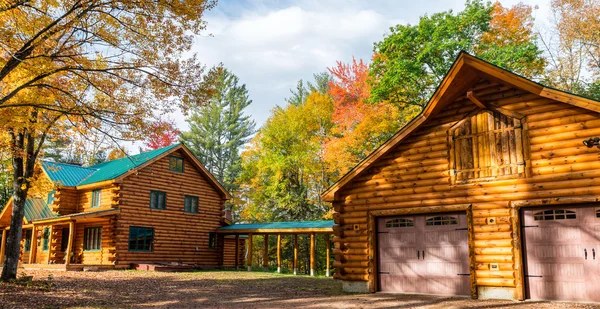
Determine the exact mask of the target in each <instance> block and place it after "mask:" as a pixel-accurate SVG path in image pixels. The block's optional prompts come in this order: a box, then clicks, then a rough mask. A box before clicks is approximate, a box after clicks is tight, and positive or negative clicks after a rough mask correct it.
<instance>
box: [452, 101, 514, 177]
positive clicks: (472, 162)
mask: <svg viewBox="0 0 600 309" xmlns="http://www.w3.org/2000/svg"><path fill="white" fill-rule="evenodd" d="M457 125H458V126H457V127H456V128H453V129H451V130H450V133H449V134H450V135H451V137H452V147H451V150H450V170H451V179H452V181H453V183H465V182H468V181H473V180H477V181H481V180H493V179H502V178H514V177H521V176H523V175H524V173H525V159H524V155H523V143H522V139H523V137H522V127H521V121H520V120H518V119H514V118H510V117H507V116H505V115H503V114H501V113H499V112H496V111H489V110H484V111H482V112H480V113H478V114H476V115H474V116H469V117H467V118H464V119H462V120H461V121H459V122H458V124H457ZM455 126H456V125H455Z"/></svg>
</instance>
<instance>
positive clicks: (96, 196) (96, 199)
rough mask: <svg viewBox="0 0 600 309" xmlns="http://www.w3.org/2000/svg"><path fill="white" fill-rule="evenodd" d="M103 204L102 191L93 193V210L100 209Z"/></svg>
mask: <svg viewBox="0 0 600 309" xmlns="http://www.w3.org/2000/svg"><path fill="white" fill-rule="evenodd" d="M101 202H102V189H98V190H94V191H92V205H91V207H92V208H98V207H100V203H101Z"/></svg>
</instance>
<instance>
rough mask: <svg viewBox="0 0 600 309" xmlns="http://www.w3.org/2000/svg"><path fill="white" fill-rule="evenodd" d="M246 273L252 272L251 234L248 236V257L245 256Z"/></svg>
mask: <svg viewBox="0 0 600 309" xmlns="http://www.w3.org/2000/svg"><path fill="white" fill-rule="evenodd" d="M246 266H248V271H252V233H250V234H248V256H246Z"/></svg>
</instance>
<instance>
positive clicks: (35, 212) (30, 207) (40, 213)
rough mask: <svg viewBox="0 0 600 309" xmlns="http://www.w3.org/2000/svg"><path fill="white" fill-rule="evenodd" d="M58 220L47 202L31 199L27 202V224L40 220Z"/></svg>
mask: <svg viewBox="0 0 600 309" xmlns="http://www.w3.org/2000/svg"><path fill="white" fill-rule="evenodd" d="M50 218H56V215H55V214H53V213H52V211H51V210H50V207H48V204H46V201H44V199H41V198H31V199H27V200H26V201H25V219H27V222H31V221H33V220H40V219H50Z"/></svg>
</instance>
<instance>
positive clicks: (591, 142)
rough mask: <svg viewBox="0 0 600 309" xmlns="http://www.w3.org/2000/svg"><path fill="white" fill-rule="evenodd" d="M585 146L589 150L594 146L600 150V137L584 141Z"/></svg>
mask: <svg viewBox="0 0 600 309" xmlns="http://www.w3.org/2000/svg"><path fill="white" fill-rule="evenodd" d="M583 144H584V145H585V146H586V147H587V148H592V147H594V146H597V147H598V148H600V137H590V139H586V140H584V141H583Z"/></svg>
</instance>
